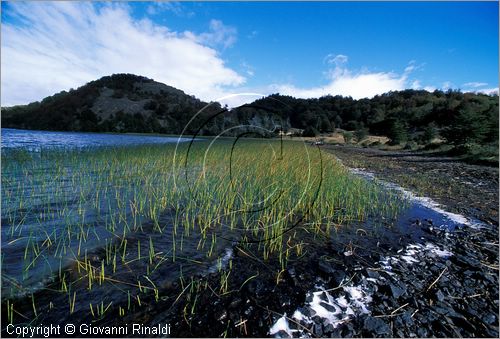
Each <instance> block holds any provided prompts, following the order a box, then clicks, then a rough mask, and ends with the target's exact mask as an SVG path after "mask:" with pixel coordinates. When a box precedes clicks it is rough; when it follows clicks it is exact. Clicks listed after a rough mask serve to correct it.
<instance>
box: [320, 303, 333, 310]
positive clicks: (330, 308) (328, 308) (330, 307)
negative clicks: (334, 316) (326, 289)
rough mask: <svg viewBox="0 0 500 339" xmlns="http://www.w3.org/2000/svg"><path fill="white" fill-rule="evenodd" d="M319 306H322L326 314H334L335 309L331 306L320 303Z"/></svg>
mask: <svg viewBox="0 0 500 339" xmlns="http://www.w3.org/2000/svg"><path fill="white" fill-rule="evenodd" d="M319 304H320V305H321V306H323V307H324V308H325V309H326V310H327V311H328V312H335V307H333V306H332V305H330V304H327V303H325V302H320V303H319Z"/></svg>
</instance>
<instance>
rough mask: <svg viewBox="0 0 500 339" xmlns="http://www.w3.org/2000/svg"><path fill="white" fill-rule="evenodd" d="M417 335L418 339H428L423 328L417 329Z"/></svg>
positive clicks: (427, 333)
mask: <svg viewBox="0 0 500 339" xmlns="http://www.w3.org/2000/svg"><path fill="white" fill-rule="evenodd" d="M417 335H418V336H419V337H420V338H428V337H429V332H428V331H427V330H426V329H425V328H424V327H419V328H417Z"/></svg>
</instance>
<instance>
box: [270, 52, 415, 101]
mask: <svg viewBox="0 0 500 339" xmlns="http://www.w3.org/2000/svg"><path fill="white" fill-rule="evenodd" d="M325 61H326V62H327V63H328V64H333V65H335V67H334V68H332V69H329V71H328V75H329V79H330V81H329V83H328V84H326V85H325V86H319V87H313V88H299V87H296V86H294V85H291V84H275V85H272V86H271V88H272V89H273V90H274V91H278V92H279V93H281V94H286V95H292V96H295V97H300V98H317V97H321V96H325V95H342V96H351V97H353V98H354V99H360V98H371V97H373V96H375V95H377V94H382V93H386V92H389V91H398V90H403V89H405V87H406V84H407V80H408V75H409V73H410V72H411V71H412V69H409V68H408V67H407V68H406V69H405V72H404V73H403V74H401V75H399V74H396V73H394V72H369V71H366V70H363V71H360V72H352V71H350V70H349V69H348V68H346V67H345V64H346V63H347V61H348V57H347V56H345V55H342V54H339V55H328V56H327V57H326V58H325Z"/></svg>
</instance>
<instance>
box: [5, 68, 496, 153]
mask: <svg viewBox="0 0 500 339" xmlns="http://www.w3.org/2000/svg"><path fill="white" fill-rule="evenodd" d="M205 106H206V103H205V102H202V101H200V100H198V99H196V98H195V97H193V96H190V95H187V94H185V93H184V92H182V91H181V90H178V89H175V88H173V87H170V86H167V85H165V84H162V83H159V82H155V81H153V80H151V79H148V78H145V77H141V76H136V75H132V74H115V75H112V76H106V77H103V78H101V79H99V80H96V81H92V82H89V83H88V84H86V85H84V86H82V87H80V88H78V89H76V90H73V89H72V90H70V91H69V92H66V91H63V92H60V93H58V94H55V95H53V96H50V97H47V98H45V99H43V100H42V101H41V102H34V103H31V104H29V105H24V106H14V107H8V108H2V127H12V128H26V129H40V130H62V131H109V132H160V133H172V134H176V133H181V132H182V131H183V129H184V127H185V126H186V125H188V130H187V131H185V132H188V133H189V132H191V133H193V132H196V131H197V129H198V128H199V127H200V126H202V130H201V131H200V132H201V133H202V134H205V135H211V134H212V135H213V134H217V133H219V132H220V131H222V130H224V129H225V128H227V127H230V126H234V124H249V125H252V124H256V125H260V126H261V127H266V128H271V127H272V126H280V127H281V128H283V129H285V130H286V129H289V128H291V127H293V128H299V129H304V130H305V131H304V133H305V134H306V135H315V134H317V133H319V132H321V133H328V132H332V131H334V130H335V129H336V128H341V129H343V130H350V131H355V134H356V135H358V136H360V137H362V136H363V135H366V134H367V133H370V134H376V135H385V136H388V137H389V138H390V139H391V140H392V142H393V143H404V142H408V141H411V142H417V143H420V144H425V143H426V142H428V141H430V140H431V139H435V138H436V137H439V138H441V139H443V140H445V141H446V142H448V143H450V144H453V145H455V146H460V147H474V145H481V147H483V146H485V145H488V146H489V147H492V148H493V149H496V152H498V150H497V149H498V112H499V111H498V95H494V96H490V95H484V94H474V93H461V92H459V91H447V92H442V91H434V92H427V91H417V90H405V91H399V92H389V93H386V94H383V95H378V96H375V97H374V98H371V99H360V100H354V99H352V98H350V97H341V96H325V97H322V98H318V99H297V98H293V97H290V96H283V95H279V94H273V95H270V96H268V97H265V98H262V99H259V100H257V101H255V102H254V103H252V104H250V105H245V106H242V107H238V108H234V109H233V110H232V111H230V112H226V113H224V114H220V115H217V117H216V118H213V119H210V117H211V116H214V114H216V113H218V112H220V111H221V106H220V104H218V103H214V104H212V105H210V106H209V108H208V109H205V110H203V113H202V115H203V116H202V119H198V120H199V122H197V123H196V124H188V122H189V120H190V119H191V118H192V117H193V116H194V115H195V114H196V113H197V112H198V111H199V110H200V109H201V108H203V107H205ZM207 121H208V123H205V122H207Z"/></svg>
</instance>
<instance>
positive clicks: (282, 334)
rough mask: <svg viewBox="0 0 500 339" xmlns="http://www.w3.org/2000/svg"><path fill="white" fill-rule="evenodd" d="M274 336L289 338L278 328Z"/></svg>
mask: <svg viewBox="0 0 500 339" xmlns="http://www.w3.org/2000/svg"><path fill="white" fill-rule="evenodd" d="M274 337H275V338H290V336H289V335H288V333H286V331H283V330H280V331H279V332H278V333H276V334H275V335H274Z"/></svg>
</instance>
